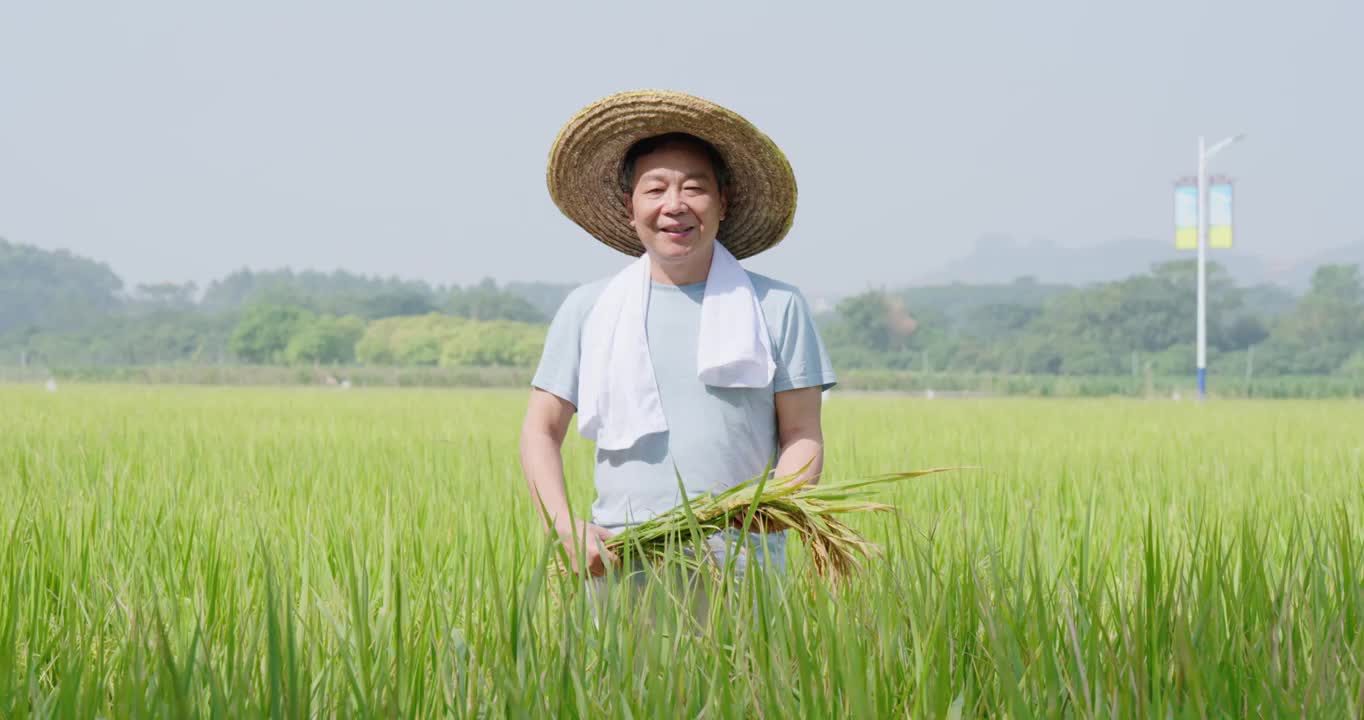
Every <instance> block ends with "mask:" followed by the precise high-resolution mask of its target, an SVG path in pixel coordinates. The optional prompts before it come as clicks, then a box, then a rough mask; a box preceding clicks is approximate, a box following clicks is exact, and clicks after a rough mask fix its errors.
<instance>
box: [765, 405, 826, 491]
mask: <svg viewBox="0 0 1364 720" xmlns="http://www.w3.org/2000/svg"><path fill="white" fill-rule="evenodd" d="M822 392H823V389H822V388H820V387H818V386H816V387H808V388H800V389H799V390H787V391H785V392H779V393H777V394H776V405H777V441H778V443H779V444H780V446H779V448H778V450H777V467H776V471H775V473H776V477H779V478H784V477H789V476H792V475H795V474H796V473H799V472H801V468H805V472H804V473H802V474H801V476H800V478H799V479H798V480H797V483H799V484H804V483H807V482H810V483H815V482H819V475H820V473H821V472H822V471H823V470H824V429H823V426H822V424H821V423H820V406H821V400H822V399H823V397H822ZM806 463H809V467H808V468H807V467H805V466H806Z"/></svg>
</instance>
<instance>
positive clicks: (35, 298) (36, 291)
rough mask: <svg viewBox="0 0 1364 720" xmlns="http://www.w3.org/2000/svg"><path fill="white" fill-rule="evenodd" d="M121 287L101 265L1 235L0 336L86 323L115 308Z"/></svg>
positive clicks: (117, 279) (109, 271)
mask: <svg viewBox="0 0 1364 720" xmlns="http://www.w3.org/2000/svg"><path fill="white" fill-rule="evenodd" d="M122 289H123V281H122V280H120V279H119V277H118V276H117V275H115V274H114V272H113V271H112V270H110V269H109V266H108V265H105V264H104V263H98V262H95V261H93V260H88V259H86V258H83V257H78V256H76V255H72V254H71V253H69V252H67V251H65V250H57V251H47V250H40V249H38V248H36V247H30V246H27V245H18V244H12V243H9V242H7V241H6V240H4V239H3V238H0V334H4V333H6V332H8V331H11V330H18V329H20V328H24V327H34V328H37V329H39V330H63V329H70V328H74V327H77V326H81V325H87V324H90V323H92V322H94V321H96V320H97V319H99V318H102V317H104V316H107V315H109V314H110V313H113V312H116V311H118V310H119V309H120V307H121V306H122V300H121V298H120V297H119V291H120V290H122Z"/></svg>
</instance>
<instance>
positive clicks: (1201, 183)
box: [1198, 134, 1245, 400]
mask: <svg viewBox="0 0 1364 720" xmlns="http://www.w3.org/2000/svg"><path fill="white" fill-rule="evenodd" d="M1244 137H1245V135H1244V134H1241V135H1234V136H1232V137H1229V138H1227V139H1225V140H1223V141H1221V142H1219V143H1217V144H1216V145H1213V146H1212V147H1210V148H1209V147H1206V146H1205V144H1204V142H1203V136H1202V135H1199V136H1198V399H1199V400H1204V399H1206V398H1207V397H1208V271H1207V256H1208V160H1211V159H1212V156H1213V155H1216V154H1217V153H1218V152H1220V151H1221V150H1223V149H1224V148H1226V147H1227V146H1228V145H1231V144H1232V143H1234V142H1237V141H1238V140H1240V139H1241V138H1244Z"/></svg>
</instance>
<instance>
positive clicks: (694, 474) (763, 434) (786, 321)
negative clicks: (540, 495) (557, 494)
mask: <svg viewBox="0 0 1364 720" xmlns="http://www.w3.org/2000/svg"><path fill="white" fill-rule="evenodd" d="M748 276H749V279H750V280H751V281H752V283H753V289H754V291H755V292H756V293H757V296H758V302H759V304H760V305H761V307H762V311H763V317H764V319H765V320H766V322H767V327H768V331H769V332H770V333H771V336H772V353H773V355H774V356H775V358H774V359H775V360H776V364H777V369H776V373H775V376H774V378H773V381H772V384H771V385H769V386H767V387H765V388H714V387H709V386H707V385H705V384H704V383H702V382H701V380H700V379H699V378H698V377H697V375H696V373H697V369H696V341H697V336H698V334H699V332H700V327H701V299H702V298H703V297H704V296H705V290H706V284H705V283H704V282H701V283H696V284H694V285H680V286H679V285H663V284H659V283H654V284H653V289H652V291H651V295H650V298H649V314H648V319H647V322H646V333H647V336H648V342H649V355H650V357H651V359H652V361H653V365H654V375H655V379H656V380H657V382H658V392H659V397H660V399H661V401H662V404H663V416H664V417H665V418H666V419H667V422H668V431H667V432H662V433H655V434H653V435H646V436H644V437H642V438H640V440H639V441H638V442H636V443H635V445H634V446H633V447H631V448H629V449H627V450H602V449H598V450H597V465H596V478H595V481H596V487H597V501H596V502H595V503H594V504H593V505H592V521H593V522H594V523H595V524H597V525H601V526H602V527H605V528H608V529H611V530H620V529H622V528H624V527H626V526H628V525H631V524H635V523H639V522H643V521H645V520H647V519H649V518H650V517H653V516H654V515H656V514H658V513H662V512H665V511H667V510H671V509H672V508H674V507H676V506H678V505H679V504H681V502H682V498H681V496H680V494H679V493H678V489H677V488H678V481H677V476H678V475H679V474H680V475H681V477H682V483H683V485H684V486H685V487H686V488H687V494H688V496H696V495H700V494H704V493H707V492H716V491H719V490H723V489H724V488H727V487H731V486H733V485H737V484H739V483H741V482H744V481H745V480H750V479H752V478H754V477H756V476H758V475H761V474H762V472H763V471H764V470H765V469H767V468H768V467H769V466H773V465H775V464H776V453H777V423H776V410H775V408H776V405H775V394H776V393H779V392H782V391H785V390H796V389H799V388H807V387H816V386H818V387H821V388H823V389H826V390H827V389H828V388H830V387H833V385H834V384H835V382H837V380H836V379H835V377H834V371H833V367H832V365H831V364H830V362H829V356H828V353H827V352H826V351H825V349H824V343H823V341H821V340H820V337H819V333H818V331H817V330H816V329H815V324H814V317H813V315H812V313H811V312H810V308H809V305H808V304H807V303H806V302H805V298H804V297H803V296H802V295H801V294H800V291H799V290H797V289H796V288H795V287H793V286H791V285H787V284H785V283H781V282H778V281H776V280H773V279H771V278H768V277H764V276H762V275H758V274H756V273H751V272H750V273H748ZM607 282H609V278H608V279H606V280H600V281H598V282H594V283H591V284H589V285H584V286H582V287H579V288H577V289H576V290H574V291H573V292H572V293H571V294H569V296H568V298H567V299H565V300H564V303H563V305H561V306H560V307H559V311H558V312H557V313H556V314H555V316H554V320H553V322H551V323H550V326H549V334H548V336H547V337H546V339H545V350H544V355H543V356H542V357H541V359H540V367H539V368H538V369H537V370H536V373H535V377H534V379H533V380H532V381H531V384H532V385H534V386H535V387H538V388H540V389H541V390H544V391H546V392H549V393H552V394H554V395H557V396H559V397H561V398H563V399H564V400H567V401H568V402H570V403H572V404H573V405H574V407H577V405H578V366H579V360H580V357H581V341H582V331H583V324H584V321H585V320H586V319H587V315H588V313H589V312H590V311H591V310H592V306H593V304H594V303H595V302H596V300H597V297H598V296H599V295H600V294H601V292H602V291H603V290H604V289H605V287H606V284H607ZM575 425H576V421H575ZM574 431H576V428H575V429H574Z"/></svg>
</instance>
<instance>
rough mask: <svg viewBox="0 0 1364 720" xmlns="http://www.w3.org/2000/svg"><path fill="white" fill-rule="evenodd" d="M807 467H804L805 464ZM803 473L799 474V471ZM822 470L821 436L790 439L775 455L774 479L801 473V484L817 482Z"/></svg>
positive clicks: (822, 446) (822, 447) (822, 448)
mask: <svg viewBox="0 0 1364 720" xmlns="http://www.w3.org/2000/svg"><path fill="white" fill-rule="evenodd" d="M807 463H808V464H809V467H806V464H807ZM802 468H804V470H805V471H804V472H803V473H801V469H802ZM823 470H824V437H823V436H822V435H806V436H802V437H798V438H794V439H792V441H791V442H789V443H787V444H786V445H784V446H783V447H782V448H781V451H780V452H779V453H778V454H777V468H776V471H775V473H776V477H778V478H785V477H791V476H793V475H795V474H797V473H801V475H800V482H801V483H806V482H809V483H816V482H819V475H820V473H821V472H823Z"/></svg>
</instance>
